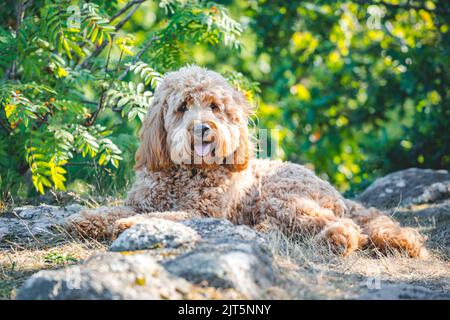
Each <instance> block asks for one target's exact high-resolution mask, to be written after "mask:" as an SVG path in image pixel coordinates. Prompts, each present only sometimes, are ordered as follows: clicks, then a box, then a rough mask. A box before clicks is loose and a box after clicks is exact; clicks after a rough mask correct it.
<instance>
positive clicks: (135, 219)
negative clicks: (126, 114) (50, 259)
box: [69, 66, 425, 257]
mask: <svg viewBox="0 0 450 320" xmlns="http://www.w3.org/2000/svg"><path fill="white" fill-rule="evenodd" d="M251 114H252V110H251V108H250V106H249V104H248V103H247V101H246V99H245V97H244V95H243V94H242V93H240V92H239V91H238V90H236V89H234V88H233V87H231V86H230V85H229V84H228V83H227V81H226V80H225V79H224V78H223V77H222V76H221V75H219V74H217V73H215V72H213V71H209V70H206V69H203V68H200V67H197V66H188V67H184V68H182V69H180V70H179V71H176V72H170V73H168V74H167V75H166V76H165V77H164V79H163V81H162V83H161V84H160V85H159V86H158V88H157V89H156V92H155V96H154V99H153V103H152V105H151V106H150V108H149V111H148V114H147V117H146V119H145V121H144V125H143V129H142V133H141V145H140V147H139V149H138V151H137V153H136V165H135V170H136V182H135V183H134V185H133V187H132V188H131V190H130V191H129V193H128V197H127V199H126V201H125V206H123V207H101V208H98V209H96V210H87V211H83V212H81V213H80V214H78V215H75V216H72V218H71V220H70V223H69V229H71V230H75V231H77V232H80V233H83V234H86V235H88V236H91V237H96V238H102V237H115V236H116V235H117V234H118V233H120V232H121V231H122V230H124V229H126V228H129V227H130V226H132V225H133V224H136V223H139V222H141V221H142V220H144V219H147V218H151V217H160V218H166V219H172V220H183V219H187V218H191V217H199V216H200V217H216V218H226V219H229V220H230V221H232V222H233V223H236V224H246V225H249V226H253V227H255V228H256V229H257V230H260V231H267V230H270V229H272V228H280V229H282V230H283V231H284V232H286V233H289V234H300V235H301V234H310V235H313V236H315V237H316V239H317V241H318V242H321V243H325V244H327V245H328V246H330V248H331V249H332V250H333V251H336V252H339V253H341V254H344V255H347V254H349V253H351V252H353V251H355V250H357V249H360V248H366V247H371V246H372V247H376V248H378V249H380V250H382V251H387V250H390V249H394V250H395V249H398V250H401V251H405V252H406V253H407V254H409V256H411V257H417V256H421V255H423V254H424V252H425V249H424V246H423V243H424V240H425V239H424V237H422V236H421V235H420V234H419V233H418V232H417V231H415V230H413V229H411V228H402V227H400V226H399V224H398V223H396V222H394V221H393V220H392V219H391V218H390V217H388V216H386V215H384V214H383V213H382V212H380V211H378V210H376V209H374V208H369V209H367V208H364V207H363V206H362V205H360V204H358V203H356V202H353V201H351V200H347V199H344V198H343V197H342V195H341V194H340V193H339V192H337V191H336V189H334V188H333V187H332V186H331V185H330V184H329V183H328V182H326V181H324V180H322V179H320V178H319V177H317V176H316V175H315V174H314V173H313V172H312V171H310V170H308V169H307V168H305V167H304V166H301V165H298V164H294V163H288V162H281V161H274V160H258V159H254V158H252V145H251V142H250V140H251V139H250V137H249V130H248V127H247V122H248V118H249V116H250V115H251Z"/></svg>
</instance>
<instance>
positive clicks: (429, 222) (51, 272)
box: [0, 169, 450, 299]
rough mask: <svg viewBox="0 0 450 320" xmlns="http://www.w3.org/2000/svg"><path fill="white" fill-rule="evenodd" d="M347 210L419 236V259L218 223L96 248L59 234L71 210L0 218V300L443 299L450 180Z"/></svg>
mask: <svg viewBox="0 0 450 320" xmlns="http://www.w3.org/2000/svg"><path fill="white" fill-rule="evenodd" d="M357 199H358V200H359V201H361V202H363V203H364V204H366V205H371V206H375V207H377V208H380V209H384V210H386V211H387V212H389V213H390V214H392V215H393V216H394V217H395V218H396V219H398V220H399V221H401V222H402V224H404V225H408V226H413V227H416V228H418V229H420V231H421V232H422V233H424V234H426V235H427V236H428V237H429V240H428V243H427V246H428V248H429V249H430V251H431V255H430V257H429V258H427V259H424V260H418V259H409V258H407V257H405V256H402V255H395V256H383V255H379V254H378V253H377V252H359V253H356V254H353V255H350V256H349V257H345V258H344V257H338V256H334V255H330V254H328V253H326V252H323V251H320V250H318V248H317V247H316V246H315V244H313V243H312V241H310V240H309V239H301V240H300V239H287V238H286V237H284V236H283V235H282V234H281V233H279V232H275V231H274V232H271V233H269V234H260V233H257V232H256V231H254V230H252V229H251V228H248V227H246V226H234V225H232V224H231V223H229V222H228V221H226V220H220V219H193V220H187V221H184V222H171V221H166V220H160V219H151V220H148V221H146V222H144V223H141V224H139V225H136V226H134V227H132V228H130V229H128V230H126V231H125V232H123V233H122V234H121V235H120V236H119V237H118V238H117V239H116V240H114V241H110V242H97V241H93V240H89V239H74V238H72V237H71V236H70V235H69V234H67V233H66V232H65V231H64V228H62V227H61V225H63V224H64V221H65V220H66V218H67V217H68V216H70V215H71V214H74V213H76V212H78V211H79V210H80V209H81V208H82V206H81V205H78V204H72V205H68V206H65V207H57V206H49V205H39V206H28V207H19V208H15V209H14V210H12V211H11V212H9V213H6V214H3V215H1V216H0V298H17V299H221V298H222V299H223V298H224V299H242V298H250V299H253V298H254V299H259V298H265V299H340V298H346V299H450V268H449V267H450V262H449V258H450V174H449V173H448V172H446V171H433V170H420V169H408V170H403V171H399V172H396V173H392V174H390V175H388V176H386V177H383V178H380V179H378V180H376V181H375V182H374V183H373V184H372V185H371V186H370V187H369V188H368V189H367V190H366V191H365V192H363V193H362V194H360V195H359V196H358V197H357Z"/></svg>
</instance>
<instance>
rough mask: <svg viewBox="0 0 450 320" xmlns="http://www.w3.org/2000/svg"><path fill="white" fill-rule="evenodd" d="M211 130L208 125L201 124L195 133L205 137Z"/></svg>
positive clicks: (195, 128)
mask: <svg viewBox="0 0 450 320" xmlns="http://www.w3.org/2000/svg"><path fill="white" fill-rule="evenodd" d="M209 129H210V127H209V125H207V124H206V123H199V124H196V125H195V126H194V133H195V135H197V136H199V137H200V136H202V137H203V136H204V135H205V134H206V133H207V132H208V131H209Z"/></svg>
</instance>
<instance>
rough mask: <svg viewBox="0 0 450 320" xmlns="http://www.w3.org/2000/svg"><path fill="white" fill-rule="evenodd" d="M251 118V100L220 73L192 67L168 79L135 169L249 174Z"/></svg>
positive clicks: (147, 124)
mask: <svg viewBox="0 0 450 320" xmlns="http://www.w3.org/2000/svg"><path fill="white" fill-rule="evenodd" d="M250 114H251V109H250V106H249V104H248V103H247V100H246V98H245V96H244V95H243V94H242V93H241V92H239V91H238V90H236V89H234V88H233V87H232V86H230V84H228V82H227V81H226V80H225V79H224V78H223V77H222V76H221V75H219V74H218V73H216V72H213V71H209V70H206V69H204V68H200V67H197V66H188V67H184V68H181V69H180V70H178V71H176V72H170V73H167V74H166V75H165V76H164V78H163V80H162V82H161V83H160V84H159V85H158V87H157V89H156V91H155V96H154V99H153V103H152V105H151V106H150V108H149V111H148V114H147V116H146V119H145V121H144V125H143V128H142V131H141V145H140V147H139V149H138V151H137V153H136V166H135V169H137V170H138V169H141V168H148V169H149V170H151V171H160V170H164V169H167V168H170V167H172V166H175V165H183V166H187V167H196V168H214V167H216V166H218V165H223V166H227V167H228V168H229V169H230V170H232V171H241V170H244V169H245V168H247V164H248V160H249V157H250V153H251V146H250V141H249V132H248V127H247V121H248V117H249V115H250Z"/></svg>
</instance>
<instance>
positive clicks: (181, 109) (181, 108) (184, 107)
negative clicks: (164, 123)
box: [177, 103, 187, 112]
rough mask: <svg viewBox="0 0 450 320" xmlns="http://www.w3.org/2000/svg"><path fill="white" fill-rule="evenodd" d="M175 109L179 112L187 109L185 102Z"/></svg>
mask: <svg viewBox="0 0 450 320" xmlns="http://www.w3.org/2000/svg"><path fill="white" fill-rule="evenodd" d="M177 111H179V112H185V111H187V106H186V103H183V104H182V105H181V106H179V107H178V110H177Z"/></svg>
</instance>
